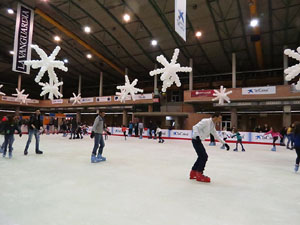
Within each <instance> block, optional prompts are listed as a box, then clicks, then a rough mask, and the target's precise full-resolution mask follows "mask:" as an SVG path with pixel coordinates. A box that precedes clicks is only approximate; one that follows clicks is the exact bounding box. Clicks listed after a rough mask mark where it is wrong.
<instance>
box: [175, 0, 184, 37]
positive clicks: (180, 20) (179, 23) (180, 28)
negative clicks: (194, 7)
mask: <svg viewBox="0 0 300 225" xmlns="http://www.w3.org/2000/svg"><path fill="white" fill-rule="evenodd" d="M175 31H176V32H177V33H178V34H179V36H180V37H182V39H183V40H184V41H186V0H175Z"/></svg>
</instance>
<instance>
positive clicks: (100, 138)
mask: <svg viewBox="0 0 300 225" xmlns="http://www.w3.org/2000/svg"><path fill="white" fill-rule="evenodd" d="M99 145H100V146H99ZM104 146H105V144H104V140H103V135H102V134H97V133H95V140H94V148H93V155H97V149H98V147H99V150H98V155H102V152H103V148H104Z"/></svg>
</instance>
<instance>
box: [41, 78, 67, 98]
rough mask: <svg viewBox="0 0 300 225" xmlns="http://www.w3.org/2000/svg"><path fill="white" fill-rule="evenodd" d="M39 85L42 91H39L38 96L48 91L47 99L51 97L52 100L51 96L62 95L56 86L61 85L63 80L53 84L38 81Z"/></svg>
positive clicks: (57, 96)
mask: <svg viewBox="0 0 300 225" xmlns="http://www.w3.org/2000/svg"><path fill="white" fill-rule="evenodd" d="M39 85H41V86H42V92H41V94H40V96H43V95H45V94H48V93H49V99H51V100H53V96H55V97H56V98H59V97H62V96H63V95H62V94H61V93H60V92H59V90H58V87H59V86H61V85H63V82H59V83H55V84H53V85H50V84H49V83H47V82H46V83H42V82H40V83H39Z"/></svg>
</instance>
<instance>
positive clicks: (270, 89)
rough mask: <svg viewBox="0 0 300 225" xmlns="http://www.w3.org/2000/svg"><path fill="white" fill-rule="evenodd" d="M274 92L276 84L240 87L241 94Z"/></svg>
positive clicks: (268, 93)
mask: <svg viewBox="0 0 300 225" xmlns="http://www.w3.org/2000/svg"><path fill="white" fill-rule="evenodd" d="M270 94H276V86H266V87H250V88H242V95H270Z"/></svg>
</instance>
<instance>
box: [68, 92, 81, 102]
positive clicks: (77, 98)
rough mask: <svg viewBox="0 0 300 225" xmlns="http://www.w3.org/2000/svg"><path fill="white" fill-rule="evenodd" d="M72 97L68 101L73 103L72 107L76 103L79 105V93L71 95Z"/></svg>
mask: <svg viewBox="0 0 300 225" xmlns="http://www.w3.org/2000/svg"><path fill="white" fill-rule="evenodd" d="M73 96H74V97H71V98H70V101H71V102H73V104H72V105H75V104H76V103H77V104H81V94H80V93H79V94H78V95H77V96H76V94H75V93H73Z"/></svg>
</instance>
